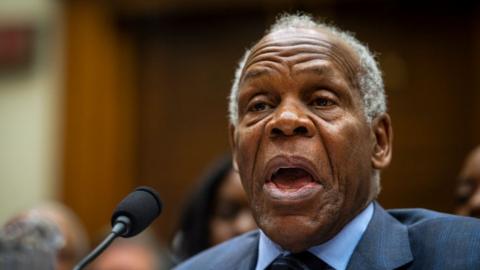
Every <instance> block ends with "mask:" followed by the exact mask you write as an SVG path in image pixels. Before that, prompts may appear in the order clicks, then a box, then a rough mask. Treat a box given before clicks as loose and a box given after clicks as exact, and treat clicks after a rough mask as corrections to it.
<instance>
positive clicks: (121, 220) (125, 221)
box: [73, 216, 131, 270]
mask: <svg viewBox="0 0 480 270" xmlns="http://www.w3.org/2000/svg"><path fill="white" fill-rule="evenodd" d="M130 223H131V222H130V219H129V218H128V217H126V216H120V217H118V218H117V220H116V221H115V225H114V226H113V228H112V232H110V234H109V235H108V236H107V237H106V238H105V239H104V240H103V241H102V242H101V243H100V244H99V245H98V246H97V247H96V248H95V249H94V250H93V251H92V252H90V253H89V254H88V255H87V256H86V257H85V258H83V259H82V260H81V261H80V262H79V263H78V264H77V265H75V267H74V268H73V270H81V269H83V268H84V267H85V266H87V265H88V264H89V263H91V262H92V261H93V260H95V259H96V258H97V257H98V255H100V254H101V253H102V252H103V251H104V250H105V249H106V248H108V246H110V244H112V242H113V240H115V238H117V237H118V236H121V235H123V234H124V233H126V232H127V231H128V228H129V227H130Z"/></svg>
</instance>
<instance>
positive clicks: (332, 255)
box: [255, 203, 373, 270]
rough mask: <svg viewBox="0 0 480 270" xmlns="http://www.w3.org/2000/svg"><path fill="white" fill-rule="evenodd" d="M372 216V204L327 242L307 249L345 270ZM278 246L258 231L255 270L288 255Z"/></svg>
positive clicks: (338, 269) (338, 268)
mask: <svg viewBox="0 0 480 270" xmlns="http://www.w3.org/2000/svg"><path fill="white" fill-rule="evenodd" d="M372 216H373V203H370V204H369V205H368V206H367V208H365V209H364V210H363V211H362V212H361V213H360V214H358V215H357V216H356V217H355V218H354V219H353V220H352V221H350V223H348V224H347V225H346V226H345V227H343V229H342V230H341V231H340V232H339V233H338V234H337V235H335V237H333V238H332V239H330V240H328V241H327V242H325V243H323V244H321V245H318V246H314V247H311V248H309V249H308V251H310V252H311V253H313V254H314V255H316V256H317V257H319V258H320V259H322V260H323V261H324V262H326V263H327V264H329V265H330V266H331V267H333V268H335V269H336V270H344V269H346V268H347V265H348V261H349V260H350V257H351V256H352V253H353V250H354V249H355V247H356V246H357V244H358V242H359V241H360V238H362V235H363V233H364V232H365V230H366V229H367V226H368V223H369V222H370V220H371V219H372ZM288 253H289V252H288V251H285V250H283V249H282V248H281V247H280V246H279V245H277V244H275V243H274V242H273V241H272V240H270V239H269V238H268V236H266V235H265V233H263V232H262V231H261V230H260V240H259V243H258V260H257V266H256V267H255V270H264V269H265V268H266V267H267V266H268V265H270V263H272V262H273V260H275V258H277V257H278V256H279V255H280V254H288Z"/></svg>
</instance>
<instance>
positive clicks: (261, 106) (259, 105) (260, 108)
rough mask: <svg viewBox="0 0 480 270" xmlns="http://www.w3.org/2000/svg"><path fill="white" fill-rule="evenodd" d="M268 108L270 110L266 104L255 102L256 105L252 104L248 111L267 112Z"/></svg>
mask: <svg viewBox="0 0 480 270" xmlns="http://www.w3.org/2000/svg"><path fill="white" fill-rule="evenodd" d="M268 108H270V105H268V104H267V103H265V102H257V103H255V104H253V105H252V106H251V107H250V110H249V111H252V112H260V111H264V110H267V109H268Z"/></svg>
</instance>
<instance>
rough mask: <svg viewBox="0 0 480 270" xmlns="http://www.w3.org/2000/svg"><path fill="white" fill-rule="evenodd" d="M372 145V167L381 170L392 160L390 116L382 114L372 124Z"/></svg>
mask: <svg viewBox="0 0 480 270" xmlns="http://www.w3.org/2000/svg"><path fill="white" fill-rule="evenodd" d="M372 132H373V135H374V144H373V151H372V166H373V168H375V169H383V168H385V167H387V166H388V165H389V164H390V161H391V159H392V143H393V129H392V123H391V120H390V116H389V115H388V114H387V113H384V114H382V115H380V116H377V117H376V118H375V119H374V120H373V122H372Z"/></svg>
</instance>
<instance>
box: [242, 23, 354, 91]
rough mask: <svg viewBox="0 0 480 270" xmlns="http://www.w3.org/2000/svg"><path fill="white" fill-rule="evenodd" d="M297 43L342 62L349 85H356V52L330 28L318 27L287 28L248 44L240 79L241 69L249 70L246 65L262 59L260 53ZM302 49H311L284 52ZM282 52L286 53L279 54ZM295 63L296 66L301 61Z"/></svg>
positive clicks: (299, 52) (263, 53)
mask: <svg viewBox="0 0 480 270" xmlns="http://www.w3.org/2000/svg"><path fill="white" fill-rule="evenodd" d="M301 46H309V47H310V48H316V49H315V51H316V52H317V53H322V52H324V53H325V55H329V57H330V58H331V60H333V61H334V62H336V63H337V64H338V65H340V66H342V69H343V71H344V74H345V75H346V77H347V78H348V79H349V81H350V82H351V83H352V85H356V81H355V76H356V75H357V72H356V71H357V70H358V65H359V61H358V57H357V54H356V53H355V52H354V51H353V50H352V49H351V48H350V46H349V45H347V44H346V42H345V41H343V40H341V39H340V38H338V37H336V36H335V35H334V34H332V33H331V32H330V31H328V30H326V29H322V28H288V29H283V30H277V31H274V32H272V33H269V34H267V35H266V36H264V37H263V38H262V39H260V41H258V42H257V43H256V44H255V45H254V46H253V47H252V50H251V53H250V56H249V57H248V59H247V62H246V65H245V67H244V70H243V74H242V75H243V76H242V77H243V79H245V77H244V76H245V75H246V74H245V72H246V71H247V70H249V67H250V66H251V65H252V64H254V63H256V62H258V61H259V60H260V59H262V58H263V56H262V55H265V54H271V53H273V52H277V53H279V51H278V49H279V48H286V47H289V48H294V47H297V48H299V47H301ZM305 52H312V51H311V49H308V50H302V49H297V50H289V51H288V53H287V54H288V56H293V55H295V54H301V53H305ZM285 53H286V52H285ZM322 54H323V53H322ZM283 56H287V55H285V54H283ZM312 63H313V62H312ZM312 63H310V64H312ZM297 64H299V63H297ZM307 64H308V63H307ZM298 66H299V68H300V67H301V64H300V65H298ZM252 72H253V73H254V74H257V73H258V72H259V71H257V70H250V72H247V73H248V74H250V73H252Z"/></svg>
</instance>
